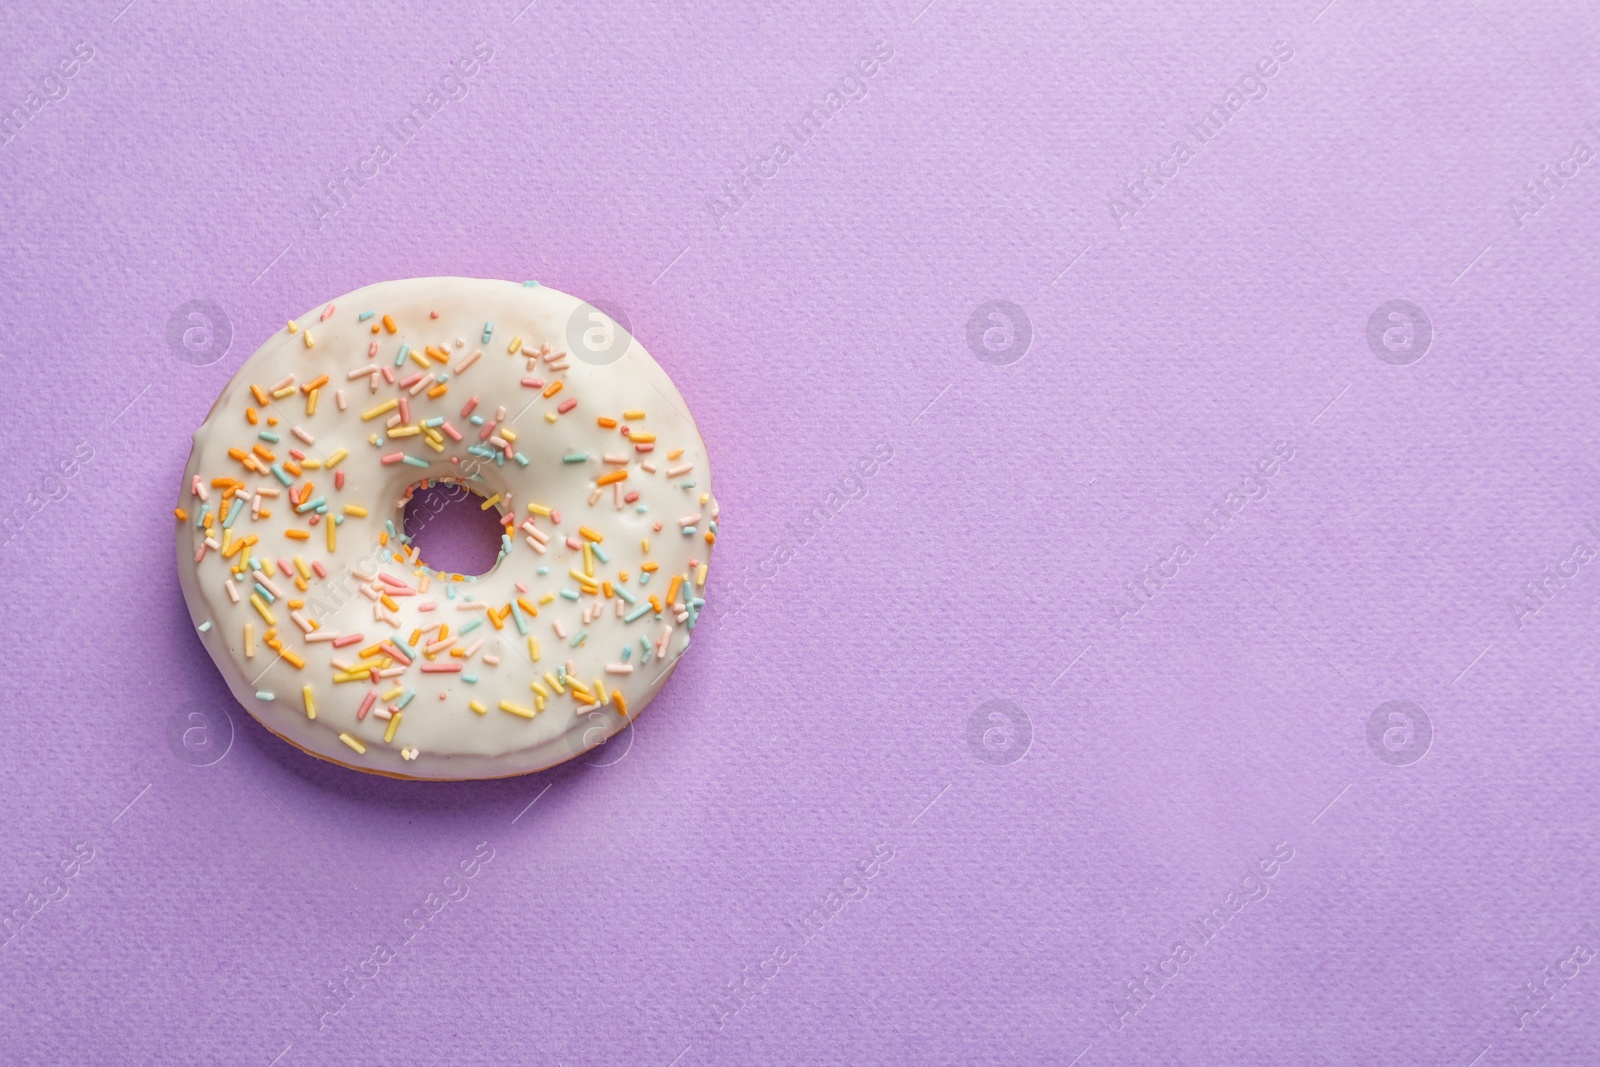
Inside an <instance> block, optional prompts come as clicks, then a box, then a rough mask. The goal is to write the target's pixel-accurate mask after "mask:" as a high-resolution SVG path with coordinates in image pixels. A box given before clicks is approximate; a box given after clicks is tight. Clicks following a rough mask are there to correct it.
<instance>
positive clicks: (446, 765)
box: [174, 278, 717, 779]
mask: <svg viewBox="0 0 1600 1067" xmlns="http://www.w3.org/2000/svg"><path fill="white" fill-rule="evenodd" d="M585 335H587V337H585ZM569 336H570V337H572V338H574V339H573V340H570V341H569ZM596 337H599V338H601V339H602V343H600V344H598V345H596V344H594V343H593V341H594V338H596ZM580 338H582V340H580ZM440 483H443V484H446V485H449V486H454V487H459V488H458V489H457V490H456V491H457V492H461V491H463V490H464V491H470V492H471V493H474V494H476V495H477V497H481V498H482V499H481V500H480V501H479V506H480V507H481V508H483V509H484V510H488V509H490V508H494V509H496V511H497V512H498V514H499V516H500V521H501V530H502V535H501V539H500V554H499V558H498V560H497V562H496V563H495V564H494V566H493V567H492V568H491V569H490V570H489V571H488V573H486V574H483V575H479V576H468V575H462V574H455V573H446V572H444V571H440V570H438V569H436V568H433V567H430V566H429V565H428V561H427V560H425V559H423V558H421V555H420V553H419V551H418V549H417V547H416V546H415V545H414V544H412V543H411V539H410V538H408V536H407V535H406V533H405V529H404V513H403V509H404V507H405V505H406V503H407V501H408V500H409V499H410V498H411V496H412V494H413V493H414V492H415V491H416V490H417V489H419V488H421V487H423V486H429V485H435V484H440ZM174 514H175V516H176V520H177V558H178V576H179V581H180V583H181V585H182V587H183V593H184V599H185V600H186V601H187V602H188V606H189V614H190V618H191V619H192V621H193V623H194V626H195V629H196V630H197V631H198V633H199V635H200V640H201V642H202V643H203V644H204V645H205V647H206V650H207V651H208V652H210V654H211V658H212V659H213V660H214V661H215V662H216V665H217V667H218V669H219V670H221V672H222V674H223V676H224V678H226V679H227V682H228V686H229V688H231V689H232V690H233V693H234V695H235V696H236V697H237V698H238V700H239V702H240V703H241V704H243V705H244V706H245V707H246V708H247V709H248V710H249V711H250V713H251V714H252V715H254V716H255V717H256V719H257V720H259V721H260V722H261V723H262V725H264V726H266V728H267V729H268V730H270V731H272V732H273V733H275V734H277V735H278V736H279V737H281V738H283V739H284V740H286V741H289V742H290V743H291V744H294V745H296V746H298V747H299V748H301V749H304V750H305V751H307V752H309V753H311V754H312V755H315V756H320V757H322V758H323V759H327V760H331V761H333V762H335V763H339V764H343V765H344V766H347V767H353V768H355V769H357V770H362V771H371V772H375V773H379V774H388V775H392V776H397V777H403V778H428V779H461V778H494V777H503V776H506V775H513V774H524V773H527V772H530V771H537V770H541V769H543V768H546V767H549V766H551V765H553V764H556V763H560V762H561V761H563V760H565V759H568V758H570V757H572V756H575V755H578V754H579V753H582V752H584V751H586V750H588V749H590V748H592V747H594V746H595V745H597V744H600V743H602V742H603V741H604V740H605V739H606V738H608V737H609V736H610V735H611V734H613V733H615V732H616V731H617V730H619V729H621V728H623V727H624V726H625V725H627V724H628V723H629V722H630V721H632V719H633V717H634V716H636V715H638V714H639V712H640V711H642V710H643V709H644V707H645V705H646V704H648V703H649V702H650V700H651V699H652V698H653V697H654V696H655V694H656V693H657V692H659V691H660V689H661V686H662V685H663V684H664V683H665V682H666V680H667V678H668V677H669V676H670V675H671V674H672V672H673V670H674V669H675V668H676V667H677V665H678V662H679V659H680V657H682V655H683V652H684V650H685V649H686V648H688V646H689V638H690V635H691V633H692V631H693V630H694V627H695V623H696V619H697V617H698V615H699V613H700V610H701V608H702V607H704V605H705V600H704V595H705V588H706V573H707V567H708V565H709V561H710V556H711V547H712V544H713V543H714V542H715V541H716V531H717V504H716V499H715V498H714V497H713V496H712V495H711V472H710V468H709V465H708V461H707V457H706V447H705V442H704V441H703V440H702V439H701V436H700V431H699V430H698V428H697V427H696V426H695V423H694V420H693V419H692V418H690V416H689V414H688V408H687V406H686V405H685V403H684V401H683V398H682V397H681V396H680V395H679V393H678V390H677V389H676V388H674V386H673V384H672V381H671V379H670V378H668V376H667V374H666V372H665V371H663V370H662V369H661V367H660V366H659V365H658V364H657V363H656V361H655V360H653V359H651V358H650V355H649V354H648V353H647V352H646V351H645V350H644V348H643V346H641V345H640V344H639V343H638V342H637V341H636V340H634V339H633V338H632V337H631V336H630V335H628V333H627V331H625V330H624V329H622V328H621V327H620V326H617V325H616V324H615V323H614V322H612V321H611V320H610V319H609V318H608V317H605V316H604V315H603V314H602V313H601V312H599V311H597V310H596V309H594V308H593V307H592V306H590V305H588V304H585V303H584V302H582V301H580V300H578V299H577V298H576V297H572V296H568V295H567V294H565V293H561V292H557V291H555V290H553V289H550V288H547V287H545V286H541V285H539V284H538V283H536V282H526V283H522V284H518V283H515V282H506V281H489V280H483V279H473V278H413V279H408V280H405V281H395V282H384V283H380V284H377V285H371V286H367V287H366V288H364V289H358V290H356V291H355V292H353V293H350V294H349V295H347V296H343V297H340V298H338V299H336V300H334V301H333V302H332V303H330V304H327V305H326V306H324V307H322V308H320V309H317V310H314V311H311V312H308V313H307V314H305V315H303V316H301V317H300V318H298V319H294V320H291V321H290V322H289V323H288V326H287V328H286V329H284V330H282V331H280V332H278V333H277V334H275V335H274V336H273V337H271V338H270V339H269V340H268V341H267V342H266V343H265V344H263V345H262V346H261V347H260V348H259V349H257V350H256V352H255V354H254V355H252V356H251V357H250V358H249V359H247V360H246V361H245V363H244V365H243V366H242V367H241V368H240V369H239V371H238V373H237V374H235V375H234V377H233V379H232V380H231V381H230V382H229V383H228V385H227V387H226V388H224V389H223V391H222V395H221V396H220V397H218V399H217V402H216V404H215V405H214V406H213V407H212V409H211V412H210V414H208V415H207V416H206V420H205V422H204V424H202V425H201V427H200V428H199V429H198V430H196V431H195V434H194V446H193V449H192V451H191V452H190V454H189V462H188V465H187V466H186V467H185V469H184V473H183V482H182V486H181V489H180V498H179V501H178V506H177V507H176V508H175V510H174Z"/></svg>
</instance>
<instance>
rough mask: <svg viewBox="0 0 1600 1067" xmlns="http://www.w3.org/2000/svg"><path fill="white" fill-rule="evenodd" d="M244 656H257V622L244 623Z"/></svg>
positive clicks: (248, 657)
mask: <svg viewBox="0 0 1600 1067" xmlns="http://www.w3.org/2000/svg"><path fill="white" fill-rule="evenodd" d="M244 658H245V659H255V658H256V624H255V623H253V622H247V623H245V624H244Z"/></svg>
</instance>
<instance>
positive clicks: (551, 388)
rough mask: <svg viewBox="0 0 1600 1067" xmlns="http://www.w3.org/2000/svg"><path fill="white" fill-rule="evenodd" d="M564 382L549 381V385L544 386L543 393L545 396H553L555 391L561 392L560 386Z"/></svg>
mask: <svg viewBox="0 0 1600 1067" xmlns="http://www.w3.org/2000/svg"><path fill="white" fill-rule="evenodd" d="M565 384H567V383H566V382H561V381H555V382H551V383H550V384H549V385H547V386H545V387H544V395H545V396H547V397H550V396H555V395H556V394H557V393H559V392H561V387H562V386H563V385H565Z"/></svg>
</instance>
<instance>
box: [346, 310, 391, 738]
mask: <svg viewBox="0 0 1600 1067" xmlns="http://www.w3.org/2000/svg"><path fill="white" fill-rule="evenodd" d="M383 318H384V321H385V322H387V321H388V320H389V316H387V315H385V316H384V317H383ZM339 740H341V741H343V742H344V743H345V744H347V745H349V746H350V747H351V748H353V749H355V750H356V753H357V754H358V755H362V756H365V755H366V754H367V746H366V745H363V744H362V743H361V742H360V741H357V740H356V739H355V738H353V737H351V736H350V735H349V734H343V733H342V734H340V735H339Z"/></svg>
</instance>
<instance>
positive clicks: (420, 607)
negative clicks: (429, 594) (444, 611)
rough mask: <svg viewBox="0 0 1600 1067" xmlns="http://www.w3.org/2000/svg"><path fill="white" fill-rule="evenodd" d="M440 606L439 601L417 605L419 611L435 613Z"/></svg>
mask: <svg viewBox="0 0 1600 1067" xmlns="http://www.w3.org/2000/svg"><path fill="white" fill-rule="evenodd" d="M438 606H439V602H438V601H437V600H424V601H423V602H422V603H420V604H418V605H417V610H418V611H433V610H434V609H435V608H437V607H438Z"/></svg>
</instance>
